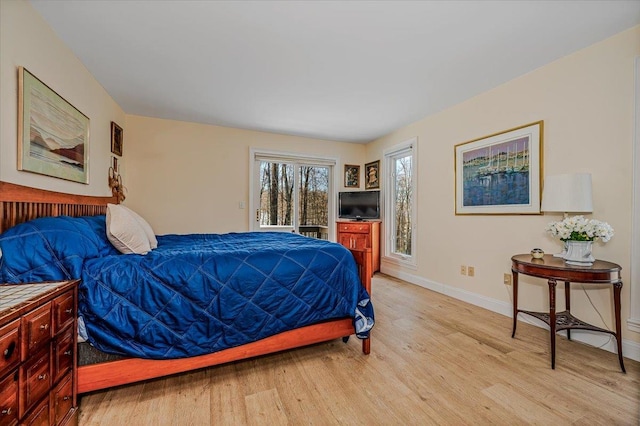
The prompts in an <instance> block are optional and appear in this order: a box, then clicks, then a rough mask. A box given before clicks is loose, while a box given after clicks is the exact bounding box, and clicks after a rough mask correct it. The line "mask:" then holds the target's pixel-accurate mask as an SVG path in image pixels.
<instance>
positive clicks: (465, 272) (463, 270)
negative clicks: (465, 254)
mask: <svg viewBox="0 0 640 426" xmlns="http://www.w3.org/2000/svg"><path fill="white" fill-rule="evenodd" d="M460 273H461V274H462V275H467V267H466V266H464V265H460Z"/></svg>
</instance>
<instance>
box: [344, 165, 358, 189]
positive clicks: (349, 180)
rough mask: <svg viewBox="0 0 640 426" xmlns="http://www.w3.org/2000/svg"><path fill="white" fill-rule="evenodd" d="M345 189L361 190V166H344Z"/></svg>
mask: <svg viewBox="0 0 640 426" xmlns="http://www.w3.org/2000/svg"><path fill="white" fill-rule="evenodd" d="M344 187H345V188H360V166H358V165H354V164H345V165H344Z"/></svg>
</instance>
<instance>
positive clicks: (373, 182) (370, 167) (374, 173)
mask: <svg viewBox="0 0 640 426" xmlns="http://www.w3.org/2000/svg"><path fill="white" fill-rule="evenodd" d="M364 182H365V183H364V189H375V188H380V160H376V161H372V162H371V163H367V164H365V165H364Z"/></svg>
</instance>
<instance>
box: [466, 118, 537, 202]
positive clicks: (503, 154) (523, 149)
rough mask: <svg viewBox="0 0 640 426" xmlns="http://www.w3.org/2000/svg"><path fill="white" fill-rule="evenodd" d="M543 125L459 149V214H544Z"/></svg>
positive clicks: (507, 131) (529, 126) (521, 127)
mask: <svg viewBox="0 0 640 426" xmlns="http://www.w3.org/2000/svg"><path fill="white" fill-rule="evenodd" d="M542 133H543V121H538V122H535V123H531V124H527V125H524V126H520V127H516V128H514V129H511V130H506V131H504V132H500V133H496V134H493V135H489V136H485V137H483V138H480V139H475V140H472V141H469V142H465V143H461V144H458V145H456V146H455V147H454V159H455V202H456V205H455V210H456V214H540V188H541V185H540V181H541V175H542Z"/></svg>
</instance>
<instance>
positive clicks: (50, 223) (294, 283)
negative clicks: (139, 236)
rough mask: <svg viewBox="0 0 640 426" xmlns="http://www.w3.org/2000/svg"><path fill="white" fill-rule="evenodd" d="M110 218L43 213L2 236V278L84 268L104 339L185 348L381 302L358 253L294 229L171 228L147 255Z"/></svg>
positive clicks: (86, 292) (140, 347) (147, 350)
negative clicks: (118, 235)
mask: <svg viewBox="0 0 640 426" xmlns="http://www.w3.org/2000/svg"><path fill="white" fill-rule="evenodd" d="M104 222H105V218H104V216H94V217H82V218H70V217H57V218H43V219H37V220H34V221H31V222H27V223H24V224H21V225H17V226H15V227H13V228H11V229H9V230H8V231H7V232H5V233H3V234H1V235H0V249H1V250H2V257H1V258H0V282H6V283H22V282H33V281H47V280H64V279H71V278H82V282H81V285H80V288H79V314H80V316H81V317H82V319H83V321H84V323H85V326H86V333H87V338H88V340H89V341H90V342H91V343H92V344H93V345H94V346H96V347H97V348H98V349H100V350H102V351H104V352H107V353H114V354H121V355H127V356H135V357H141V358H153V359H166V358H181V357H188V356H195V355H201V354H206V353H211V352H215V351H218V350H222V349H225V348H229V347H235V346H239V345H242V344H245V343H249V342H252V341H255V340H259V339H262V338H265V337H268V336H271V335H275V334H277V333H280V332H283V331H286V330H291V329H294V328H298V327H302V326H305V325H310V324H315V323H318V322H322V321H326V320H330V319H337V318H346V317H350V318H353V320H354V327H355V330H356V334H357V335H358V337H361V338H364V337H367V336H368V332H369V329H370V328H371V327H372V326H373V308H372V306H371V304H370V302H369V296H368V294H367V293H366V291H365V290H364V288H363V287H362V286H361V285H360V280H359V278H358V273H357V269H356V265H355V262H354V260H353V257H352V256H351V253H350V252H349V251H348V250H347V249H346V248H344V247H342V246H341V245H339V244H335V243H331V242H327V241H321V240H315V239H311V238H307V237H302V236H300V235H296V234H289V233H231V234H197V235H196V234H194V235H164V236H159V237H158V248H157V249H155V250H153V251H151V252H150V253H148V254H146V255H131V254H130V255H123V254H120V253H119V252H117V251H116V250H115V249H114V248H113V246H111V244H110V243H109V241H108V240H107V238H106V233H105V224H104Z"/></svg>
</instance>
